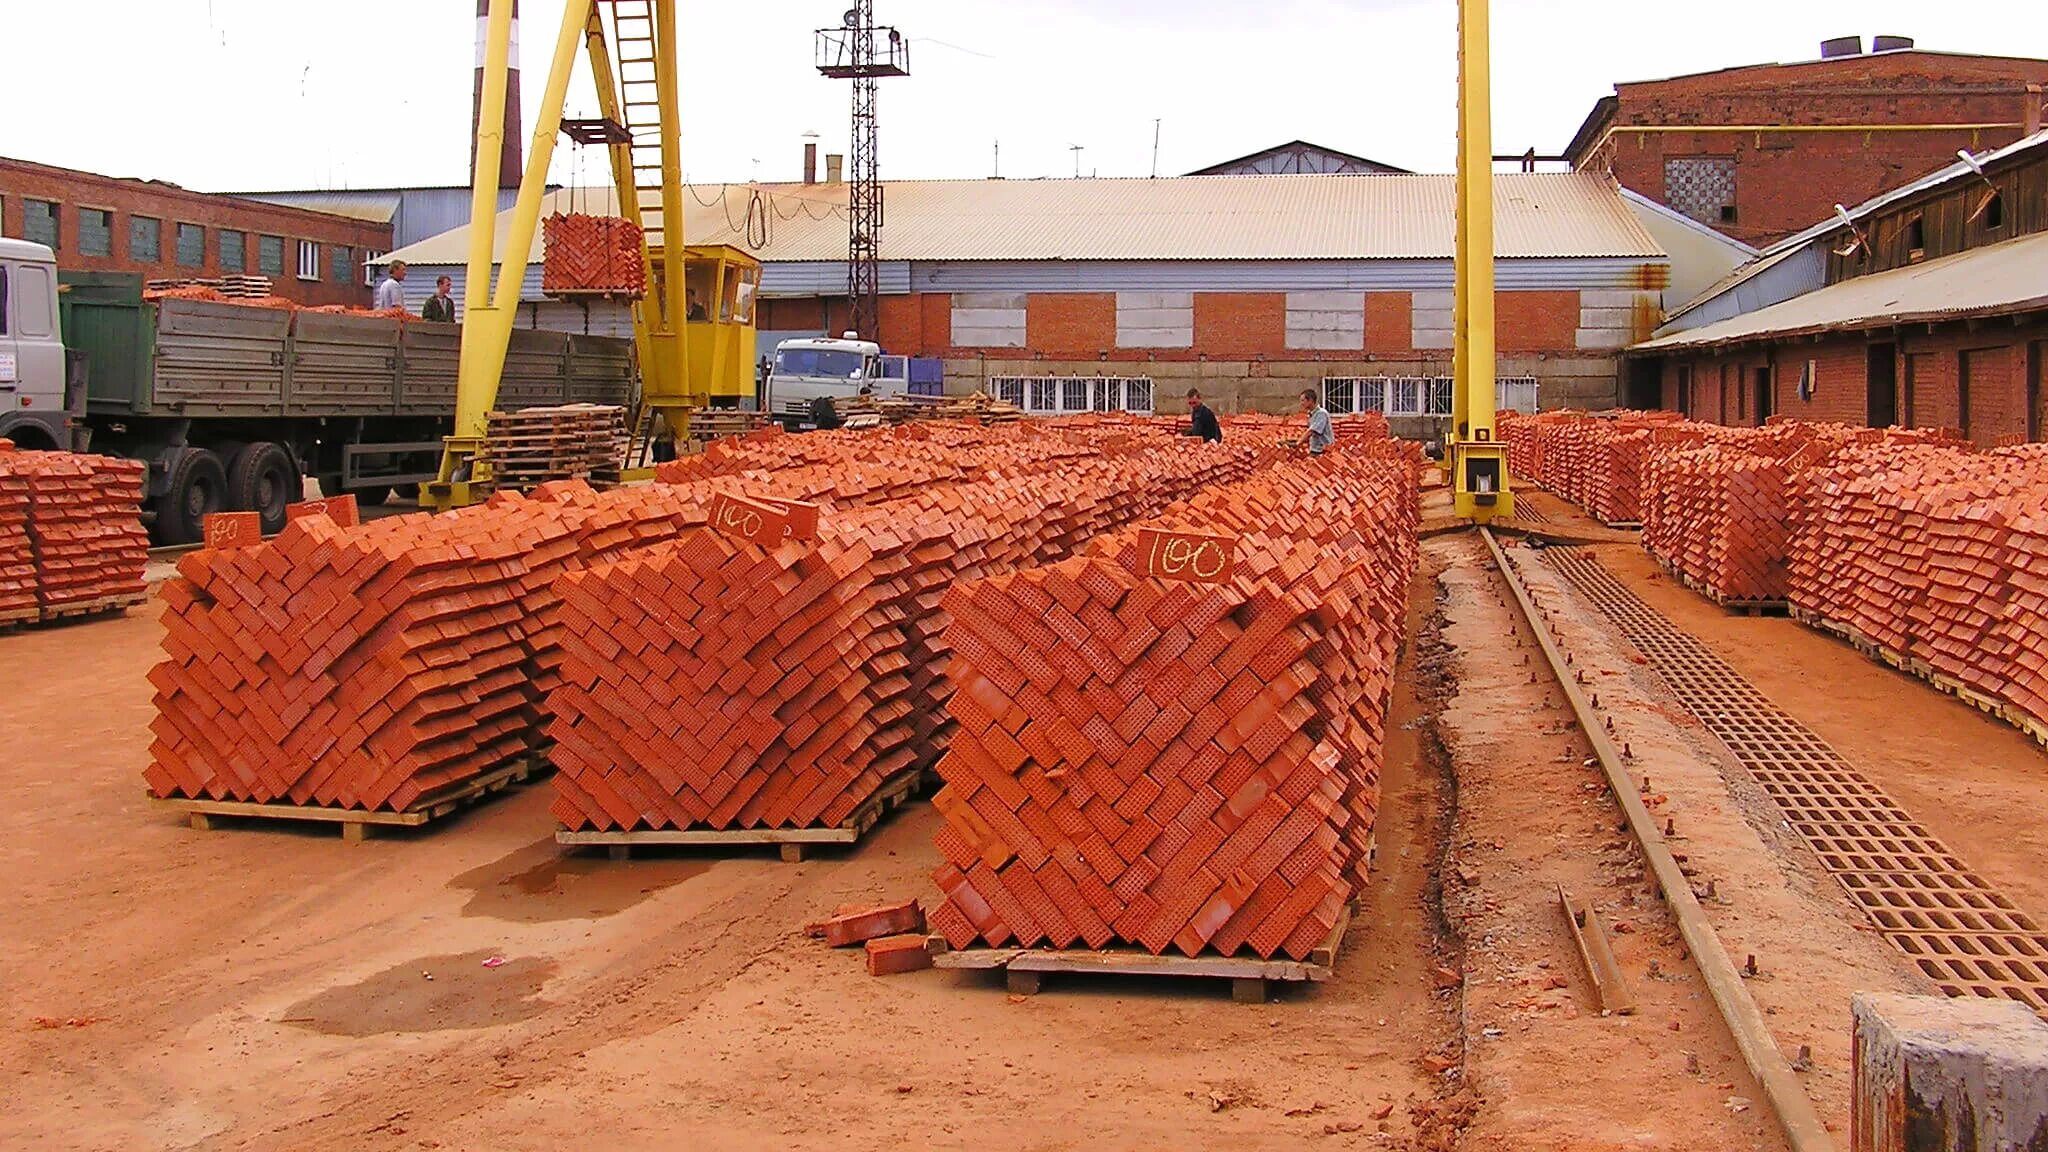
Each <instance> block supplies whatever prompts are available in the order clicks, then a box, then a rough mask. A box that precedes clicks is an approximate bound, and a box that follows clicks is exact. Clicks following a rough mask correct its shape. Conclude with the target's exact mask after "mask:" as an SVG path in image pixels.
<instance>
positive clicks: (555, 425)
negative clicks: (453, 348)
mask: <svg viewBox="0 0 2048 1152" xmlns="http://www.w3.org/2000/svg"><path fill="white" fill-rule="evenodd" d="M625 459H626V410H625V409H623V408H621V407H619V406H618V405H616V404H558V405H552V406H548V407H540V408H521V409H519V410H518V411H516V412H492V413H490V414H489V416H488V417H487V424H486V428H485V431H484V442H483V447H482V448H481V449H479V450H478V452H477V460H478V462H479V463H482V464H487V465H489V467H490V476H491V482H492V484H493V485H495V486H496V487H497V488H499V489H501V490H502V489H512V490H523V489H527V488H531V487H533V486H534V485H536V484H545V483H547V482H548V481H550V480H588V479H591V478H592V477H593V476H598V475H616V474H617V472H618V470H619V468H620V467H621V466H622V465H623V464H624V463H625Z"/></svg>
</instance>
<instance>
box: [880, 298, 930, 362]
mask: <svg viewBox="0 0 2048 1152" xmlns="http://www.w3.org/2000/svg"><path fill="white" fill-rule="evenodd" d="M920 300H921V298H920V297H918V296H881V297H878V298H877V299H876V306H877V307H876V317H875V319H876V324H877V326H878V327H879V328H880V329H881V331H880V333H879V334H877V335H876V337H875V339H876V341H877V342H879V343H880V344H881V345H882V350H883V351H884V352H888V353H891V354H893V355H899V356H922V355H924V351H923V349H924V310H923V309H922V308H921V307H919V303H920Z"/></svg>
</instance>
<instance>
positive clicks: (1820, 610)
mask: <svg viewBox="0 0 2048 1152" xmlns="http://www.w3.org/2000/svg"><path fill="white" fill-rule="evenodd" d="M2044 482H2048V455H2044V454H2043V452H2042V450H2041V449H2040V448H2039V446H2033V447H2018V448H2001V449H1997V450H1995V451H1992V452H1988V453H1980V452H1976V451H1973V450H1969V449H1967V448H1964V447H1960V446H1955V445H1949V444H1932V445H1930V444H1912V443H1899V442H1885V443H1878V444H1873V445H1867V446H1860V447H1857V448H1855V449H1852V450H1850V451H1847V452H1844V453H1842V454H1841V455H1840V456H1839V457H1838V458H1837V459H1836V460H1834V461H1832V462H1831V463H1830V464H1829V465H1828V466H1826V467H1823V468H1818V469H1815V470H1813V471H1811V472H1810V473H1808V474H1807V475H1806V476H1805V477H1803V478H1802V479H1801V481H1800V483H1799V485H1798V491H1797V493H1796V495H1795V498H1794V532H1793V541H1792V557H1793V560H1792V603H1793V605H1794V606H1795V607H1796V608H1798V609H1799V610H1800V611H1801V613H1802V614H1803V615H1805V616H1806V617H1807V618H1809V619H1811V620H1813V621H1814V622H1816V623H1818V624H1820V625H1822V626H1823V627H1826V628H1829V629H1831V630H1834V631H1837V632H1841V633H1843V634H1845V635H1848V636H1849V637H1850V638H1851V639H1853V640H1855V641H1856V642H1858V643H1859V644H1861V645H1863V646H1864V647H1866V648H1867V649H1869V650H1870V651H1871V652H1872V653H1873V654H1874V655H1879V656H1882V657H1884V658H1885V659H1886V660H1888V661H1890V662H1891V663H1893V664H1895V665H1897V666H1899V667H1900V668H1902V669H1904V670H1906V671H1910V672H1913V673H1915V674H1918V675H1921V676H1924V677H1926V678H1928V679H1931V680H1933V681H1934V682H1935V683H1937V684H1940V685H1941V686H1943V687H1944V688H1948V689H1950V690H1952V691H1958V692H1960V693H1964V694H1967V695H1968V696H1969V697H1970V698H1971V699H1973V700H1974V701H1976V702H1978V703H1979V704H1980V706H1983V707H1986V708H1987V709H1988V710H1995V711H1999V712H2000V713H2001V714H2002V715H2004V716H2005V718H2006V719H2008V720H2010V721H2011V722H2013V723H2014V724H2016V725H2018V726H2020V727H2022V728H2025V729H2027V730H2028V731H2029V732H2031V733H2033V734H2034V736H2035V738H2036V739H2037V740H2044V741H2048V659H2044V657H2043V656H2042V655H2041V654H2042V653H2044V652H2048V589H2044V588H2042V587H2041V585H2040V581H2039V579H2038V576H2037V573H2039V572H2041V571H2044V570H2048V505H2044V501H2043V499H2042V497H2041V495H2040V493H2041V492H2042V491H2043V488H2044Z"/></svg>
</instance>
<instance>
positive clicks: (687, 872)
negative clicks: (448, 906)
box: [449, 836, 717, 924]
mask: <svg viewBox="0 0 2048 1152" xmlns="http://www.w3.org/2000/svg"><path fill="white" fill-rule="evenodd" d="M716 862H717V861H715V860H705V859H687V858H662V857H654V858H651V859H634V860H610V859H607V858H605V857H602V856H593V855H584V854H576V855H569V854H565V852H564V850H563V849H562V848H561V846H560V845H557V844H556V843H555V840H554V837H552V836H550V837H548V838H546V839H543V840H536V841H534V842H533V843H531V844H528V845H527V846H526V847H524V848H521V849H519V850H518V851H517V852H514V853H512V854H510V855H508V856H505V857H503V858H501V859H498V860H495V861H492V862H491V863H489V864H486V865H484V866H483V867H481V868H472V869H470V870H469V871H467V872H464V873H463V874H462V875H460V876H457V877H456V878H455V879H453V880H451V881H449V887H451V888H466V889H469V890H470V891H471V892H472V893H473V895H471V896H470V898H469V902H468V903H467V904H464V905H463V906H462V914H463V915H464V916H489V917H492V918H493V919H497V920H514V921H518V922H520V923H523V924H537V923H542V922H544V921H550V920H595V919H598V918H600V917H603V916H612V915H616V914H617V913H620V912H623V911H625V910H626V909H628V908H631V907H632V906H633V905H635V904H638V903H639V902H640V901H642V900H645V899H647V898H648V897H649V896H652V895H653V894H655V893H656V892H659V891H661V890H662V889H663V888H667V887H669V886H671V885H674V884H680V883H682V882H683V881H685V880H688V879H689V878H690V877H692V876H701V875H703V874H704V873H705V872H706V871H708V870H709V869H710V868H711V865H713V864H714V863H716Z"/></svg>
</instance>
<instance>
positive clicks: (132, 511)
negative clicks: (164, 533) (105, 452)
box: [0, 440, 149, 627]
mask: <svg viewBox="0 0 2048 1152" xmlns="http://www.w3.org/2000/svg"><path fill="white" fill-rule="evenodd" d="M142 484H143V466H142V464H141V463H140V462H138V461H134V460H119V459H115V458H112V457H108V456H90V455H83V454H77V453H71V452H21V451H17V450H15V449H14V446H13V445H12V444H11V443H10V442H8V441H6V440H0V627H6V626H10V625H21V624H30V623H49V622H53V621H57V620H65V619H71V618H75V617H86V616H95V615H101V614H105V613H111V612H119V611H122V610H124V609H126V608H128V607H129V606H131V605H134V604H139V603H141V602H142V601H143V600H144V599H145V597H146V592H145V588H144V585H143V581H142V570H143V567H144V565H145V564H146V563H147V562H148V558H149V557H148V554H149V537H148V533H147V531H146V530H145V529H144V528H143V526H142V513H141V507H142Z"/></svg>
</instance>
